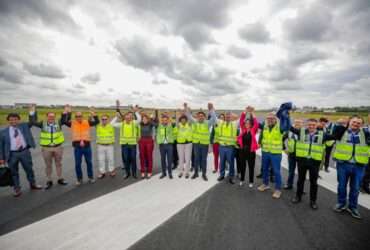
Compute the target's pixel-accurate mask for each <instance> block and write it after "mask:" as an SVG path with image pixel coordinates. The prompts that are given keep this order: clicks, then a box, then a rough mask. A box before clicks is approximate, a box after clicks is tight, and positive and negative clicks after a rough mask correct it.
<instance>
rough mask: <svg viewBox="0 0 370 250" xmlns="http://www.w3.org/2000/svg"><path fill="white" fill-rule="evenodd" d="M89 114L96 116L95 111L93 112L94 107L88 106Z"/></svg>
mask: <svg viewBox="0 0 370 250" xmlns="http://www.w3.org/2000/svg"><path fill="white" fill-rule="evenodd" d="M89 111H90V115H91V116H96V113H95V108H94V107H90V110H89Z"/></svg>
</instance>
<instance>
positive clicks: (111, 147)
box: [106, 145, 114, 173]
mask: <svg viewBox="0 0 370 250" xmlns="http://www.w3.org/2000/svg"><path fill="white" fill-rule="evenodd" d="M106 154H107V155H106V156H107V160H108V171H109V172H111V173H112V172H113V171H114V145H109V146H107V149H106Z"/></svg>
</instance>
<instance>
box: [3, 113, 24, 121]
mask: <svg viewBox="0 0 370 250" xmlns="http://www.w3.org/2000/svg"><path fill="white" fill-rule="evenodd" d="M10 118H18V119H19V120H20V119H21V117H20V115H19V114H18V113H9V114H8V116H7V117H6V120H7V121H9V120H10Z"/></svg>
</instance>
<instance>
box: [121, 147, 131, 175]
mask: <svg viewBox="0 0 370 250" xmlns="http://www.w3.org/2000/svg"><path fill="white" fill-rule="evenodd" d="M122 158H123V165H124V168H125V171H126V175H127V176H130V175H131V169H130V150H129V147H128V145H122Z"/></svg>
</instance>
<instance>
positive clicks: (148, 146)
mask: <svg viewBox="0 0 370 250" xmlns="http://www.w3.org/2000/svg"><path fill="white" fill-rule="evenodd" d="M153 151H154V141H153V139H151V140H149V141H148V143H147V144H146V152H147V155H146V156H147V157H146V160H147V162H148V174H149V175H151V174H152V172H153Z"/></svg>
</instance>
